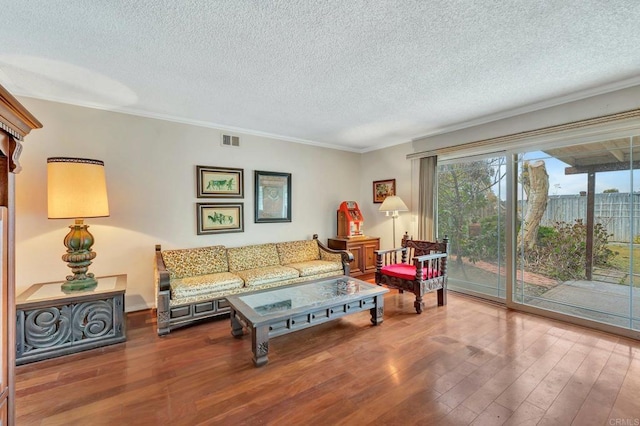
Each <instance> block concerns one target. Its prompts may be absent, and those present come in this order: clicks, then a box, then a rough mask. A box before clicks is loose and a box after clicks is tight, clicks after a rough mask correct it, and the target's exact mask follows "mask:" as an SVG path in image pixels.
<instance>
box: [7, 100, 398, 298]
mask: <svg viewBox="0 0 640 426" xmlns="http://www.w3.org/2000/svg"><path fill="white" fill-rule="evenodd" d="M20 102H22V103H23V104H24V105H25V106H26V107H27V108H28V109H29V110H30V111H31V112H32V113H33V114H34V115H35V116H36V117H37V118H38V120H40V121H41V122H42V124H43V126H44V127H43V128H42V129H39V130H36V131H33V132H32V133H31V134H30V135H29V136H28V137H27V138H26V141H25V142H24V151H23V154H22V156H21V161H20V162H21V164H22V166H23V170H22V172H21V173H20V174H18V175H17V177H16V216H17V226H16V239H17V241H16V268H17V271H16V274H17V277H16V285H17V292H18V293H20V292H22V291H23V290H25V289H26V288H27V287H28V286H30V285H31V284H34V283H37V282H49V281H57V280H61V279H63V278H64V277H65V276H66V275H67V274H68V273H69V268H68V267H67V266H66V265H65V263H64V262H63V261H62V260H61V258H60V257H61V256H62V254H63V253H64V252H65V248H64V246H63V243H62V241H63V239H64V236H65V235H66V233H67V232H68V228H67V227H68V226H69V225H70V224H71V223H72V221H71V220H59V219H58V220H49V219H47V207H46V206H47V194H46V190H47V184H46V182H47V180H46V160H47V158H48V157H52V156H77V157H85V158H95V159H99V160H103V161H104V162H105V170H106V175H107V186H108V192H109V204H110V210H111V216H110V217H107V218H96V219H87V220H86V221H85V222H86V223H88V224H89V225H90V231H91V232H92V233H93V234H94V236H95V239H96V243H95V245H94V250H95V251H96V253H97V257H96V259H95V260H94V263H93V265H92V266H91V268H90V271H92V272H94V273H95V274H96V275H98V276H100V275H109V274H127V275H128V288H127V293H126V294H127V296H126V309H127V311H133V310H139V309H144V308H149V307H153V306H155V299H154V286H153V252H154V246H155V244H162V246H163V248H184V247H197V246H206V245H214V244H223V245H226V246H228V247H234V246H239V245H245V244H256V243H263V242H272V241H273V242H276V241H289V240H294V239H308V238H311V237H312V235H313V234H314V233H317V234H319V236H320V238H321V239H322V240H323V241H325V242H326V239H327V238H329V237H331V236H333V235H334V234H335V232H336V223H335V221H336V219H335V212H336V209H337V207H338V205H339V204H340V202H341V201H343V200H352V199H356V200H359V198H360V197H359V196H360V190H361V184H360V182H361V176H360V167H361V161H360V157H361V155H360V154H356V153H350V152H345V151H338V150H333V149H325V148H320V147H315V146H310V145H302V144H296V143H290V142H284V141H280V140H274V139H267V138H264V137H257V136H249V135H240V136H241V138H242V146H241V147H240V148H228V147H224V148H223V147H221V146H220V133H221V132H220V131H219V130H216V129H210V128H204V127H197V126H190V125H184V124H178V123H173V122H168V121H162V120H155V119H150V118H142V117H138V116H132V115H126V114H120V113H113V112H108V111H102V110H97V109H90V108H83V107H77V106H71V105H65V104H60V103H54V102H48V101H42V100H36V99H31V98H21V99H20ZM403 155H404V154H403ZM403 161H404V162H406V160H403ZM196 165H207V166H222V167H238V168H243V169H244V178H245V187H244V199H243V200H237V199H235V200H230V201H241V202H244V213H245V217H244V219H245V231H244V232H243V233H230V234H218V235H200V236H199V235H196V222H195V220H196V219H195V205H196V202H198V201H199V200H198V199H197V198H196V195H195V192H196V187H195V166H196ZM254 170H267V171H278V172H288V173H292V190H293V194H292V199H293V203H292V210H293V213H292V219H293V220H292V222H291V223H274V224H265V223H262V224H256V223H254V203H253V171H254ZM385 177H386V176H385ZM200 201H204V202H206V201H211V199H204V200H200ZM213 201H216V200H213ZM221 201H224V200H221Z"/></svg>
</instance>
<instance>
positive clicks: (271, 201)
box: [254, 170, 291, 223]
mask: <svg viewBox="0 0 640 426" xmlns="http://www.w3.org/2000/svg"><path fill="white" fill-rule="evenodd" d="M254 176H255V189H254V194H255V222H256V223H269V222H291V173H276V172H261V171H258V170H256V171H255V173H254Z"/></svg>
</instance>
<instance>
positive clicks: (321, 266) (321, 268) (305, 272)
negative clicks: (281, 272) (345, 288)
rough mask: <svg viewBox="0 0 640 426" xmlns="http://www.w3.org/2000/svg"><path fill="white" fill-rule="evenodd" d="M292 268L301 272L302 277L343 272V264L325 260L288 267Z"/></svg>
mask: <svg viewBox="0 0 640 426" xmlns="http://www.w3.org/2000/svg"><path fill="white" fill-rule="evenodd" d="M286 266H288V267H290V268H295V269H297V270H298V271H299V272H300V276H301V277H308V276H310V275H318V274H324V273H325V272H333V271H335V272H339V273H341V272H342V263H340V262H327V261H325V260H309V261H307V262H296V263H290V264H288V265H286Z"/></svg>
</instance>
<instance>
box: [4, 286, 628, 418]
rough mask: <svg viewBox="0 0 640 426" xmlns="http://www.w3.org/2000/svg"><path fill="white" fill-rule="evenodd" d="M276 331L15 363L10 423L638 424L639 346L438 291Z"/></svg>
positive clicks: (139, 320) (142, 332)
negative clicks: (442, 301)
mask: <svg viewBox="0 0 640 426" xmlns="http://www.w3.org/2000/svg"><path fill="white" fill-rule="evenodd" d="M425 303H426V306H425V311H424V312H423V313H422V315H417V314H416V313H415V311H414V309H413V296H412V295H410V294H404V295H402V294H398V293H397V292H395V291H391V292H390V293H388V294H387V295H386V296H385V304H386V306H385V320H384V323H383V324H382V325H380V326H378V327H373V326H371V324H370V322H369V318H370V316H369V314H368V313H360V314H354V315H351V316H348V317H345V318H343V319H340V320H336V321H333V322H330V323H327V324H323V325H320V326H317V327H315V328H310V329H307V330H302V331H299V332H296V333H292V334H289V335H286V336H281V337H277V338H274V339H272V340H271V342H270V351H269V363H268V364H267V365H266V366H264V367H262V368H255V367H254V366H253V363H252V362H251V337H250V336H244V337H243V338H242V339H234V338H233V337H232V336H231V335H230V326H229V320H228V319H226V318H225V319H222V320H215V321H210V322H206V323H202V324H199V325H196V326H192V327H187V328H183V329H180V330H176V331H174V332H172V333H171V334H170V335H168V336H166V337H162V338H160V337H158V336H157V335H156V334H155V318H154V317H153V316H152V315H151V312H150V311H145V312H137V313H130V314H128V319H127V323H128V330H127V335H128V340H127V342H126V343H121V344H117V345H113V346H109V347H105V348H100V349H94V350H91V351H86V352H83V353H80V354H75V355H69V356H66V357H61V358H56V359H52V360H46V361H40V362H37V363H33V364H27V365H23V366H20V367H17V369H16V370H17V380H16V407H17V410H16V411H17V424H18V425H103V424H104V425H165V424H171V425H209V424H211V425H216V424H224V425H226V424H234V425H235V424H246V425H253V424H272V425H302V424H304V425H369V424H376V425H381V424H382V425H385V424H388V425H412V424H416V425H430V424H434V425H499V424H507V425H516V424H518V425H536V424H538V425H570V424H575V425H592V424H593V425H639V424H640V398H639V397H638V395H640V342H638V341H635V340H631V339H625V338H622V337H617V336H614V335H609V334H606V333H601V332H597V331H593V330H589V329H585V328H581V327H577V326H574V325H570V324H565V323H561V322H557V321H552V320H548V319H545V318H541V317H537V316H534V315H529V314H525V313H519V312H515V311H510V310H507V309H505V308H503V307H501V306H498V305H494V304H490V303H487V302H483V301H480V300H477V299H473V298H470V297H467V296H461V295H457V294H454V293H449V298H448V305H447V306H444V307H438V306H436V300H435V294H430V295H428V296H427V297H426V298H425Z"/></svg>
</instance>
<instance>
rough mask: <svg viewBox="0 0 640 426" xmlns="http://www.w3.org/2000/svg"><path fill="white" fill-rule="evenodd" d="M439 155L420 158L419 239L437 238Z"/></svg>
mask: <svg viewBox="0 0 640 426" xmlns="http://www.w3.org/2000/svg"><path fill="white" fill-rule="evenodd" d="M437 166H438V157H437V156H435V155H434V156H432V157H424V158H421V159H420V187H419V197H418V239H420V240H426V241H434V240H435V238H436V223H435V219H436V211H437V206H438V198H437V197H438V173H437Z"/></svg>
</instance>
